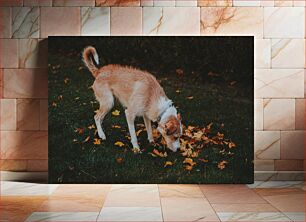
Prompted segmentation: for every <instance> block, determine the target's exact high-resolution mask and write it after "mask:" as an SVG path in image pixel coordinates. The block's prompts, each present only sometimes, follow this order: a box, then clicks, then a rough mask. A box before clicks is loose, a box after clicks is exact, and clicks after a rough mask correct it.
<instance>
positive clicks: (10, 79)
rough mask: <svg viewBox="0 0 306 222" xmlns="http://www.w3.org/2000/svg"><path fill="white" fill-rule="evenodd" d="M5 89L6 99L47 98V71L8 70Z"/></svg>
mask: <svg viewBox="0 0 306 222" xmlns="http://www.w3.org/2000/svg"><path fill="white" fill-rule="evenodd" d="M3 88H4V90H3V96H4V97H5V98H47V97H48V73H47V69H6V70H4V86H3Z"/></svg>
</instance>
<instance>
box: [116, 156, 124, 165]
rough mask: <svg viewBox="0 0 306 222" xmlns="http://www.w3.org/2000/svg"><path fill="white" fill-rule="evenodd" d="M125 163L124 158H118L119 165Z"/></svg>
mask: <svg viewBox="0 0 306 222" xmlns="http://www.w3.org/2000/svg"><path fill="white" fill-rule="evenodd" d="M123 161H124V159H123V158H122V157H118V158H116V162H117V163H119V164H120V163H123Z"/></svg>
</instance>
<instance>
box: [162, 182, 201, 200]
mask: <svg viewBox="0 0 306 222" xmlns="http://www.w3.org/2000/svg"><path fill="white" fill-rule="evenodd" d="M158 188H159V195H160V197H186V198H203V197H204V195H203V193H202V192H201V190H200V188H199V186H198V185H190V184H182V185H176V184H162V185H158Z"/></svg>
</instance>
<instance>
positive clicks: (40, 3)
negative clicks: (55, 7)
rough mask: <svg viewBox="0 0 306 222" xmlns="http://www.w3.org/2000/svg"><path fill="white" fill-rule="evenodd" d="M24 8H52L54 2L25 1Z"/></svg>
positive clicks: (43, 0)
mask: <svg viewBox="0 0 306 222" xmlns="http://www.w3.org/2000/svg"><path fill="white" fill-rule="evenodd" d="M23 5H24V6H52V0H23Z"/></svg>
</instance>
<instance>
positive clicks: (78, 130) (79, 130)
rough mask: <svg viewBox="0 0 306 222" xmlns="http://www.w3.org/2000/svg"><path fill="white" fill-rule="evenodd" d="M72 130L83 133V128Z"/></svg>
mask: <svg viewBox="0 0 306 222" xmlns="http://www.w3.org/2000/svg"><path fill="white" fill-rule="evenodd" d="M74 132H76V133H78V134H83V133H84V129H83V128H76V129H75V130H74Z"/></svg>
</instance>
